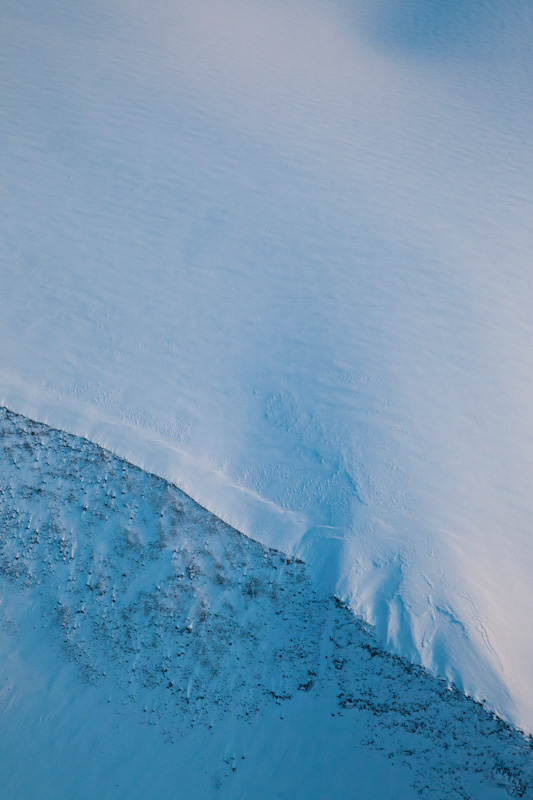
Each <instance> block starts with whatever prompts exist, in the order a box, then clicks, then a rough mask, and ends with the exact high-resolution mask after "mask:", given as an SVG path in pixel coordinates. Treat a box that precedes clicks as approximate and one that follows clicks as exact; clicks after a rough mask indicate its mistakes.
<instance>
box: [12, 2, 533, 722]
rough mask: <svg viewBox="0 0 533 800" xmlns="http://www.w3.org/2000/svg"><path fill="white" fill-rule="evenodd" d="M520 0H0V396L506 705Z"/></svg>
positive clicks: (518, 235) (518, 569)
mask: <svg viewBox="0 0 533 800" xmlns="http://www.w3.org/2000/svg"><path fill="white" fill-rule="evenodd" d="M532 36H533V20H532V6H531V4H530V3H529V2H527V0H523V2H519V1H518V0H509V1H508V2H504V0H500V2H496V0H486V1H485V2H483V0H479V2H473V0H471V1H470V2H468V0H467V2H462V3H459V2H441V3H437V2H422V0H405V2H402V1H401V0H395V1H394V0H388V1H386V0H383V2H379V1H378V2H370V0H368V2H366V1H364V2H363V0H361V2H354V3H352V2H347V0H346V2H343V0H330V1H329V2H313V1H312V0H310V1H309V2H305V3H303V2H302V3H299V2H297V0H287V2H284V3H278V2H274V1H273V0H269V1H267V0H264V2H261V0H247V2H244V1H243V2H238V0H228V1H227V2H220V1H219V0H217V2H214V0H213V2H209V0H195V2H185V0H184V2H170V0H162V1H161V2H158V3H151V2H149V0H128V2H126V1H125V0H124V1H123V2H122V1H121V0H112V2H108V1H107V2H105V3H104V2H101V0H94V2H91V3H85V4H72V3H67V2H66V0H55V1H54V0H51V2H47V3H38V2H37V1H36V0H17V2H14V0H5V2H3V3H2V8H1V22H0V74H1V76H2V79H1V97H0V137H1V141H2V146H1V147H0V174H1V176H2V179H1V181H0V202H1V207H2V215H1V219H0V258H1V273H0V275H1V283H0V334H1V335H0V401H1V402H2V403H4V404H6V405H7V406H9V407H10V408H12V409H14V410H15V411H19V412H23V413H26V414H28V415H30V416H32V417H34V418H36V419H39V420H42V421H47V422H49V423H51V424H53V425H55V426H56V427H59V428H63V429H65V430H67V431H71V432H74V433H77V434H82V435H87V436H89V437H90V438H91V439H92V440H94V441H96V442H98V443H100V444H103V445H105V446H107V447H109V448H110V449H112V450H114V451H115V452H117V453H119V454H120V455H122V456H126V457H128V458H129V459H130V460H131V461H133V462H134V463H136V464H138V465H140V466H143V467H145V468H147V469H149V470H151V471H153V472H155V473H157V474H159V475H161V476H163V477H165V478H168V479H171V480H172V481H174V482H175V483H177V484H178V485H179V486H180V487H182V488H183V489H184V490H186V491H187V492H188V493H190V494H191V496H192V497H194V498H195V499H197V500H198V501H200V502H201V503H202V504H203V505H204V506H206V507H207V508H209V509H210V510H212V511H213V512H215V513H216V514H217V515H218V516H219V517H221V518H222V519H224V520H226V521H227V522H229V523H231V524H232V525H233V526H235V527H236V528H238V529H239V530H241V531H243V532H245V533H247V534H249V535H250V536H252V537H253V538H256V539H258V540H259V541H261V542H262V543H263V544H265V545H267V546H274V547H276V548H278V549H280V550H282V551H284V552H287V553H291V554H294V555H297V556H299V557H300V558H302V559H304V560H305V561H306V562H307V563H308V564H309V567H310V569H311V573H312V576H313V581H314V585H315V587H316V588H317V589H323V590H325V591H326V592H330V593H333V592H336V593H337V594H338V595H339V596H340V597H342V598H343V599H344V600H346V601H347V602H348V603H349V604H350V605H351V606H352V608H354V609H355V610H356V611H358V612H360V613H361V614H363V615H364V616H365V617H366V619H367V620H369V621H370V622H373V623H375V624H376V627H377V633H378V635H379V636H380V637H381V639H382V641H383V642H385V643H386V644H387V645H389V646H392V647H394V648H396V649H397V650H398V651H399V652H401V653H402V654H404V655H406V656H408V657H410V658H413V659H415V660H421V661H422V663H423V664H424V665H426V666H428V667H431V668H434V667H435V668H437V669H438V670H439V671H440V673H441V674H442V675H445V676H449V677H452V678H453V679H454V680H455V681H456V682H457V683H458V684H459V685H460V686H463V687H464V688H465V689H466V690H467V691H468V692H469V693H471V694H472V695H474V696H475V697H478V698H481V699H487V700H488V701H489V703H490V704H491V706H492V707H493V708H495V709H496V710H498V712H500V713H501V714H503V715H504V716H506V717H507V718H508V719H510V720H512V721H513V722H514V723H516V724H518V725H520V726H524V727H526V728H527V729H529V730H533V688H532V684H531V679H530V674H531V669H530V665H531V663H533V636H532V635H531V628H530V620H531V619H533V596H532V593H531V591H530V583H531V575H533V544H532V539H531V536H530V529H531V519H532V517H533V515H532V511H533V509H532V505H533V503H532V500H531V486H532V485H533V481H532V477H533V476H532V468H531V454H532V453H533V431H532V425H533V423H532V419H533V413H532V412H533V408H532V405H533V401H532V396H533V394H532V391H531V388H532V384H533V380H532V376H533V364H532V358H533V356H532V354H533V346H532V345H533V342H532V335H531V334H532V329H531V311H530V309H531V307H532V300H533V297H532V294H533V292H532V278H531V277H530V273H531V269H530V261H531V252H533V233H532V229H531V224H530V223H531V219H532V218H533V214H532V210H533V209H532V208H531V205H532V203H531V186H532V177H533V175H532V172H533V159H532V158H531V152H530V142H531V134H532V129H531V121H532V105H531V98H530V87H531V85H532V78H533V74H532V73H533V69H532V67H531V60H530V52H529V50H530V42H531V38H532Z"/></svg>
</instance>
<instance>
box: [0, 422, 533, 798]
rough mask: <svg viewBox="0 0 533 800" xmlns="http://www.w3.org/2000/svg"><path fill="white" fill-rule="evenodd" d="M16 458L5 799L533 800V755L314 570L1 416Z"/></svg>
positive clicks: (7, 555) (4, 467)
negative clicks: (35, 677)
mask: <svg viewBox="0 0 533 800" xmlns="http://www.w3.org/2000/svg"><path fill="white" fill-rule="evenodd" d="M0 441H1V443H2V447H1V451H0V487H1V491H0V576H1V578H0V580H1V583H0V587H1V588H0V591H1V595H0V598H1V603H0V620H1V627H2V631H3V633H2V635H1V636H0V643H1V647H0V656H1V658H0V711H1V715H2V726H1V728H2V733H1V735H0V745H1V749H2V753H3V758H2V759H1V761H0V775H1V778H2V784H3V785H4V786H7V787H11V788H10V791H11V794H9V795H6V797H7V796H9V797H15V796H16V797H30V796H33V797H34V796H37V794H35V788H32V787H34V786H35V785H37V784H38V785H39V791H38V796H39V797H41V798H45V797H54V798H55V800H61V799H62V798H63V797H65V798H66V797H73V796H76V797H80V798H84V797H94V796H95V794H98V793H99V792H100V793H101V792H102V791H103V792H104V794H103V795H100V796H105V797H106V798H112V797H115V796H116V797H130V798H139V799H140V798H143V800H146V798H148V797H154V798H155V797H157V798H178V797H180V798H181V797H183V798H189V797H195V798H203V797H211V796H217V797H218V796H220V797H228V798H239V797H243V798H254V799H255V798H263V797H265V798H272V797H276V796H278V797H287V798H289V797H291V798H294V797H302V798H304V797H305V798H306V800H307V799H308V798H324V797H328V798H354V797H363V796H364V797H365V799H366V798H376V800H378V798H379V800H383V799H384V798H387V797H390V798H393V797H394V798H397V799H398V798H414V797H426V798H435V800H445V798H457V797H461V798H464V799H465V800H466V798H480V800H481V798H483V800H485V799H486V798H498V797H500V796H502V797H503V796H505V792H507V793H508V794H510V795H511V796H513V797H533V755H532V748H533V745H532V743H531V739H530V738H529V739H527V738H524V737H523V736H522V735H521V734H519V733H518V732H517V731H514V730H513V729H511V728H510V727H509V726H508V725H507V724H506V723H504V722H502V721H501V720H499V719H498V718H496V717H495V716H493V715H492V714H490V713H489V712H488V711H486V710H484V709H483V708H482V707H481V706H480V705H479V704H477V703H475V702H474V701H472V700H469V699H467V698H466V697H464V695H462V694H461V692H459V691H458V690H456V689H454V688H451V687H448V685H447V684H446V683H445V682H442V681H439V680H437V679H436V678H434V677H431V676H429V675H428V674H426V673H424V672H423V671H422V670H421V669H420V668H418V667H416V666H413V665H411V664H409V663H408V662H407V661H404V660H401V659H400V658H398V657H396V656H393V655H391V654H389V653H387V652H386V651H384V650H383V649H382V647H381V646H380V645H379V643H378V642H377V640H376V638H375V636H374V635H373V633H372V632H371V631H369V630H367V629H366V628H365V627H364V625H363V624H362V622H361V621H360V620H358V619H356V618H355V617H354V616H353V614H352V613H351V612H350V611H349V610H348V609H347V608H346V607H345V606H343V604H342V603H340V602H339V601H338V600H335V599H333V598H323V597H319V596H318V595H317V593H316V591H315V589H314V588H313V585H312V583H311V582H310V579H309V575H308V572H307V569H306V567H305V565H304V564H302V563H300V562H298V561H295V560H292V559H288V558H287V557H285V556H284V555H282V554H281V553H279V552H276V551H274V550H269V549H266V548H264V547H263V546H261V545H260V544H257V543H255V542H252V541H251V540H250V539H248V538H247V537H245V536H243V535H242V534H239V533H238V532H236V531H235V530H233V529H232V528H230V527H228V526H227V525H225V524H224V523H222V522H221V521H220V520H218V519H217V518H215V517H213V516H212V515H211V514H210V513H209V512H207V511H205V510H204V509H202V508H200V507H199V506H198V505H196V504H195V503H194V502H193V501H192V500H191V499H190V498H188V497H187V496H186V495H184V494H183V493H182V492H181V491H179V490H178V489H177V488H176V487H174V486H172V485H170V484H169V483H167V482H165V481H164V480H162V479H160V478H157V477H155V476H153V475H150V474H147V473H145V472H143V471H141V470H140V469H138V468H136V467H133V466H132V465H130V464H128V463H127V462H125V461H122V460H120V459H119V458H117V457H115V456H113V455H111V454H110V453H109V452H106V451H105V450H103V449H101V448H99V447H98V446H96V445H94V444H91V443H89V442H87V441H86V440H83V439H79V438H75V437H73V436H70V435H67V434H65V433H62V432H60V431H57V430H53V429H50V428H48V427H45V426H43V425H42V424H37V423H34V422H31V421H29V420H27V419H25V418H23V417H20V416H17V415H15V414H13V413H11V412H9V411H7V410H6V409H0ZM24 637H26V638H28V637H29V641H30V642H31V644H30V646H29V647H28V648H27V649H28V651H29V652H30V654H31V653H32V652H33V658H35V659H36V661H37V664H38V671H39V681H41V682H43V681H44V683H45V686H44V687H42V688H41V689H40V692H41V695H39V697H38V699H37V700H36V697H35V688H34V687H33V686H31V685H30V682H27V683H26V685H24V682H23V681H22V680H21V679H20V677H19V676H18V674H17V670H20V673H21V674H22V675H23V674H24V671H25V670H27V669H28V665H27V664H26V663H25V662H24V657H23V654H24V647H23V644H24V641H25V639H24ZM32 637H33V638H32ZM43 637H44V639H45V641H46V642H48V644H49V647H51V649H52V651H53V652H54V654H55V658H56V661H57V663H59V664H61V663H63V664H64V663H65V662H68V663H69V664H70V665H71V667H70V668H69V669H71V672H70V673H68V671H67V677H68V679H67V678H64V677H63V678H62V677H61V675H62V674H63V673H64V671H65V667H64V666H62V667H60V668H57V667H56V668H54V667H53V666H50V662H49V660H48V661H47V660H46V659H42V658H41V657H40V653H41V651H42V649H43V645H42V642H41V639H42V638H43ZM21 642H22V644H21ZM17 657H18V662H17V660H16V659H17ZM31 657H32V656H31V655H30V656H29V660H30V662H31ZM54 663H55V662H54ZM21 665H22V666H21ZM14 675H16V676H17V677H18V680H19V684H18V685H17V678H14V677H13V676H14ZM58 684H59V686H60V687H62V688H61V692H59V690H58ZM63 686H65V687H66V688H63ZM87 693H89V695H90V698H91V701H90V702H89V703H88V706H89V707H88V708H87V707H86V706H85V707H84V706H83V703H82V709H83V710H82V712H80V711H79V707H80V703H81V701H80V697H81V698H82V700H83V698H84V697H85V695H87ZM57 694H61V695H62V696H61V701H60V710H59V711H58V710H57V709H55V710H54V711H53V712H52V711H50V709H48V710H47V712H46V713H43V712H42V708H41V706H40V705H39V704H41V705H42V704H43V703H45V702H46V698H47V697H48V695H50V696H51V697H55V696H57ZM103 699H107V703H105V702H103ZM102 705H103V706H104V709H102ZM105 706H107V708H105ZM32 708H34V709H35V710H34V715H35V718H34V719H32V723H33V724H32V726H31V727H28V723H27V720H28V715H30V718H31V710H32ZM39 713H40V716H39ZM110 715H111V719H112V722H109V717H110ZM36 718H38V719H36ZM147 726H148V727H147ZM19 728H22V730H23V733H24V736H25V737H26V741H27V745H26V747H28V746H29V747H31V745H29V744H28V742H33V741H37V742H41V744H40V748H41V749H40V752H39V756H38V758H37V760H36V761H35V762H33V761H32V759H29V760H28V758H27V753H26V748H25V749H24V751H23V752H18V753H17V752H16V747H15V754H14V755H12V754H10V750H9V748H10V746H11V744H12V742H13V741H14V742H15V743H16V742H17V735H18V734H17V731H18V729H19ZM153 731H155V734H154V733H153ZM111 732H112V733H111ZM154 735H155V736H156V737H158V738H159V740H160V745H159V747H157V746H156V747H153V746H152V750H149V748H150V746H151V737H152V736H154ZM95 741H96V742H98V746H97V755H96V757H95V756H94V755H93V754H92V748H93V747H94V743H95ZM42 742H45V743H46V744H42ZM131 743H133V750H134V751H135V755H132V753H131V752H130V750H129V748H130V745H131ZM74 749H76V750H77V756H76V757H77V758H78V759H81V762H82V763H83V762H84V761H85V767H82V768H81V769H80V767H79V765H77V764H76V762H75V761H72V762H71V761H70V760H69V759H71V757H72V752H71V751H73V750H74ZM147 752H149V753H150V755H149V758H148V757H147V755H146V753H147ZM59 753H61V754H62V758H61V760H60V762H59V763H57V754H59ZM104 753H105V755H103V754H104ZM316 753H321V754H322V755H321V757H318V758H317V756H316V755H315V754H316ZM109 760H111V766H110V764H109ZM21 761H24V763H25V767H24V769H23V770H21V769H20V762H21ZM47 761H49V766H48V767H47V768H46V769H44V770H43V771H40V770H42V763H43V762H44V763H46V762H47ZM147 761H148V763H147ZM141 764H142V769H141V766H140V765H141ZM169 764H171V765H172V766H171V767H169ZM50 765H51V766H50ZM136 769H137V770H139V771H140V772H142V777H139V776H138V775H137V774H136ZM76 770H78V773H76ZM169 770H170V773H169ZM172 770H174V772H172ZM128 772H130V773H131V774H130V778H129V784H128V778H127V777H125V776H127V775H128ZM89 775H90V777H89ZM169 775H170V777H169ZM21 776H22V777H21ZM133 776H135V777H134V778H133ZM125 781H126V783H124V782H125ZM175 781H178V783H175ZM39 782H40V783H39ZM115 784H116V789H114V788H113V787H115ZM102 787H104V788H103V789H102ZM498 787H500V788H498ZM278 792H279V794H278Z"/></svg>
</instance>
